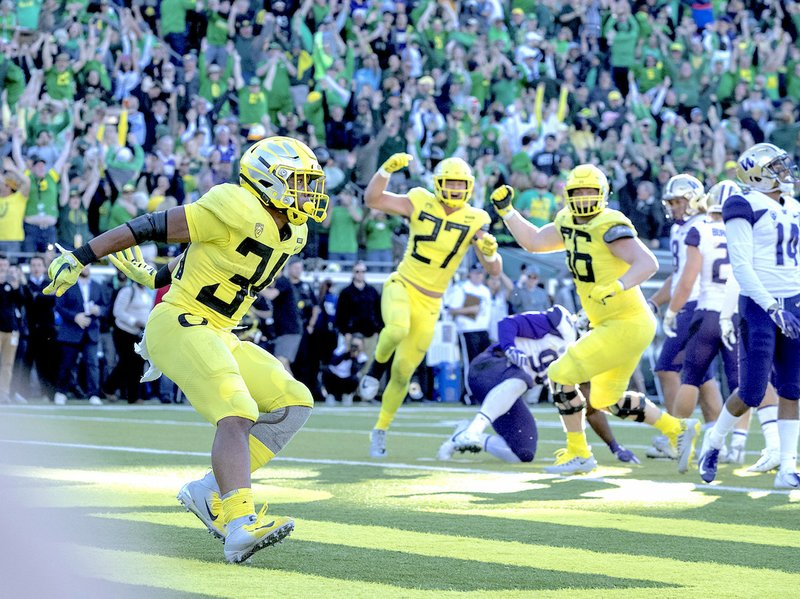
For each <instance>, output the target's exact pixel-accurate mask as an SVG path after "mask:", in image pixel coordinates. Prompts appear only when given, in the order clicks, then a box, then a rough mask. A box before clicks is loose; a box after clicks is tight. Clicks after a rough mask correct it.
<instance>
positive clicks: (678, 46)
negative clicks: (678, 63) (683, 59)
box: [669, 42, 683, 52]
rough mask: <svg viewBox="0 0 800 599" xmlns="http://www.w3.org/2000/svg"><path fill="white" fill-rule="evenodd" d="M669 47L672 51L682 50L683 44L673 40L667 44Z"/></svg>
mask: <svg viewBox="0 0 800 599" xmlns="http://www.w3.org/2000/svg"><path fill="white" fill-rule="evenodd" d="M669 49H670V50H671V51H673V52H683V44H682V43H680V42H674V43H672V44H670V45H669Z"/></svg>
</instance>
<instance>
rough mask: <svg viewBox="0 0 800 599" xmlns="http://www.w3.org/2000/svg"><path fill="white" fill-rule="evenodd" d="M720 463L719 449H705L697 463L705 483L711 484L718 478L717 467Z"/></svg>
mask: <svg viewBox="0 0 800 599" xmlns="http://www.w3.org/2000/svg"><path fill="white" fill-rule="evenodd" d="M718 463H719V449H714V448H713V447H709V448H708V449H705V447H704V448H703V451H702V452H701V453H700V459H699V460H698V461H697V470H698V471H699V472H700V478H702V479H703V480H704V481H705V482H707V483H710V482H711V481H713V480H714V479H715V478H716V477H717V465H718Z"/></svg>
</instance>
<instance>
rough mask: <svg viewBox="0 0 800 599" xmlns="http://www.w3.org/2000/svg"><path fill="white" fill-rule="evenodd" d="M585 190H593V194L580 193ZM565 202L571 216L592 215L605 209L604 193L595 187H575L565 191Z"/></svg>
mask: <svg viewBox="0 0 800 599" xmlns="http://www.w3.org/2000/svg"><path fill="white" fill-rule="evenodd" d="M586 190H591V191H595V192H596V193H595V194H591V193H580V194H577V195H576V193H575V192H577V191H580V192H584V191H586ZM567 204H568V206H569V210H570V212H572V214H573V216H594V215H596V214H600V213H601V212H602V211H603V210H605V208H606V205H607V201H606V196H605V194H604V193H603V192H602V191H601V190H600V189H598V188H596V187H576V188H575V189H570V190H568V191H567Z"/></svg>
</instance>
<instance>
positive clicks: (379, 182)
mask: <svg viewBox="0 0 800 599" xmlns="http://www.w3.org/2000/svg"><path fill="white" fill-rule="evenodd" d="M411 160H412V157H411V155H410V154H403V153H399V154H393V155H392V156H390V157H389V159H388V160H387V161H386V162H384V163H383V165H382V166H381V168H380V169H378V172H377V173H375V174H374V175H372V179H370V181H369V184H368V185H367V189H366V190H365V191H364V202H365V203H366V204H367V207H368V208H375V209H376V210H380V211H381V212H388V213H389V214H398V215H400V216H405V217H410V216H411V213H412V211H413V210H412V207H411V201H410V200H409V199H408V196H407V195H399V194H396V193H390V192H388V191H386V186H387V185H388V183H389V178H390V177H391V176H392V173H395V172H397V171H399V170H400V169H402V168H405V167H407V166H408V163H409V162H410V161H411Z"/></svg>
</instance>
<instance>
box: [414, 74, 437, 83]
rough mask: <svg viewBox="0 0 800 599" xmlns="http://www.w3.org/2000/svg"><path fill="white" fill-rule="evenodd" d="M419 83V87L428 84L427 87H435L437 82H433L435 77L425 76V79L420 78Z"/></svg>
mask: <svg viewBox="0 0 800 599" xmlns="http://www.w3.org/2000/svg"><path fill="white" fill-rule="evenodd" d="M417 83H418V84H419V85H426V84H427V85H434V83H435V82H434V80H433V77H431V76H430V75H425V76H424V77H420V78H419V80H418V81H417Z"/></svg>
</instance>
